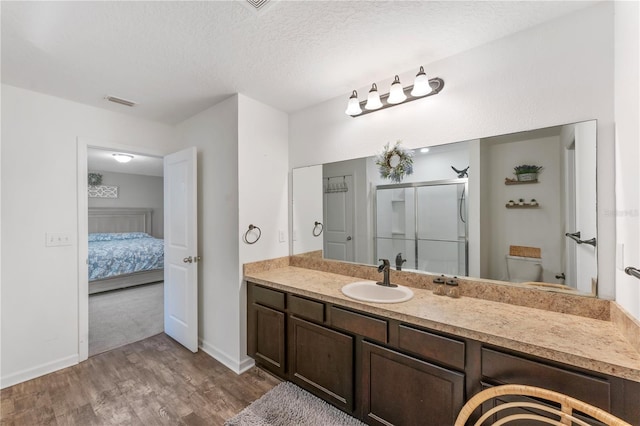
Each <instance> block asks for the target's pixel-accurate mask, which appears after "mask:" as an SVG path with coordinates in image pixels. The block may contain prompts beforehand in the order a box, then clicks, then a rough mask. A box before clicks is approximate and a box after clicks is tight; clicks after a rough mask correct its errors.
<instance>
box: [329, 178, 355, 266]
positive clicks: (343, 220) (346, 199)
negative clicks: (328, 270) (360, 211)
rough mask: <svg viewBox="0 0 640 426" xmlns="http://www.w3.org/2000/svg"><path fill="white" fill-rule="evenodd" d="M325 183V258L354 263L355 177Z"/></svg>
mask: <svg viewBox="0 0 640 426" xmlns="http://www.w3.org/2000/svg"><path fill="white" fill-rule="evenodd" d="M324 182H326V186H325V189H324V203H323V205H324V235H325V237H324V257H325V258H327V259H334V260H343V261H346V262H353V260H354V241H353V216H354V191H353V177H352V176H337V177H329V178H325V179H324Z"/></svg>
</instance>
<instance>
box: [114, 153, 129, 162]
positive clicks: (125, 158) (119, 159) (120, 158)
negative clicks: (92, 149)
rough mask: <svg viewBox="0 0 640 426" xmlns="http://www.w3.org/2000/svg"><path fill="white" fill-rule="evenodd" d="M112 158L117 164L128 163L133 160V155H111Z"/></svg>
mask: <svg viewBox="0 0 640 426" xmlns="http://www.w3.org/2000/svg"><path fill="white" fill-rule="evenodd" d="M113 158H114V159H115V160H116V161H117V162H118V163H128V162H129V161H131V160H133V155H129V154H113Z"/></svg>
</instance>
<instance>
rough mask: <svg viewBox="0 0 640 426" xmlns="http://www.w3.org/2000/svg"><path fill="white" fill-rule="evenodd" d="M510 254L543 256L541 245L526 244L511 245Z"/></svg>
mask: <svg viewBox="0 0 640 426" xmlns="http://www.w3.org/2000/svg"><path fill="white" fill-rule="evenodd" d="M509 256H520V257H535V258H537V259H540V258H541V257H542V256H541V250H540V248H539V247H525V246H509Z"/></svg>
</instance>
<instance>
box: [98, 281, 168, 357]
mask: <svg viewBox="0 0 640 426" xmlns="http://www.w3.org/2000/svg"><path fill="white" fill-rule="evenodd" d="M163 331H164V284H163V283H162V282H160V283H154V284H147V285H141V286H137V287H131V288H126V289H123V290H115V291H109V292H106V293H98V294H92V295H90V296H89V356H92V355H97V354H99V353H102V352H106V351H108V350H111V349H115V348H117V347H120V346H123V345H126V344H129V343H133V342H137V341H139V340H142V339H146V338H147V337H151V336H154V335H156V334H158V333H162V332H163Z"/></svg>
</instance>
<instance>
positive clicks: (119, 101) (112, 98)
mask: <svg viewBox="0 0 640 426" xmlns="http://www.w3.org/2000/svg"><path fill="white" fill-rule="evenodd" d="M104 98H105V99H106V100H108V101H109V102H115V103H117V104H120V105H125V106H128V107H133V106H136V105H137V102H134V101H128V100H126V99H122V98H116V97H115V96H105V97H104Z"/></svg>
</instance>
